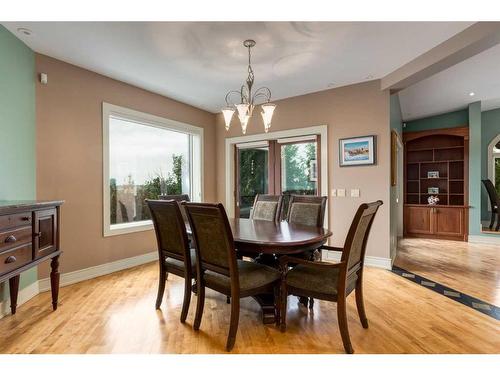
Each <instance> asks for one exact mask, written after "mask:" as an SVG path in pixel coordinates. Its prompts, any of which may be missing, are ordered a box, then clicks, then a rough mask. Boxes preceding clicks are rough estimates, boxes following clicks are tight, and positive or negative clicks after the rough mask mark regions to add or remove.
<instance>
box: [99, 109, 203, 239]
mask: <svg viewBox="0 0 500 375" xmlns="http://www.w3.org/2000/svg"><path fill="white" fill-rule="evenodd" d="M103 135H104V136H103V140H104V142H103V146H104V147H103V148H104V149H103V155H104V158H103V160H104V168H103V170H104V186H103V192H104V199H103V204H104V210H103V211H104V235H105V236H110V235H115V234H123V233H130V232H136V231H142V230H149V229H152V228H153V226H152V222H151V216H150V213H149V209H148V208H147V205H146V204H145V202H144V200H145V199H158V196H159V195H163V194H189V196H190V197H191V199H192V200H194V201H200V200H201V198H202V196H201V170H202V168H201V155H202V154H201V147H202V138H203V129H201V128H198V127H195V126H191V125H187V124H182V123H179V122H176V121H172V120H168V119H164V118H159V117H156V116H153V115H149V114H146V113H141V112H137V111H133V110H130V109H127V108H122V107H118V106H114V105H111V104H107V103H103Z"/></svg>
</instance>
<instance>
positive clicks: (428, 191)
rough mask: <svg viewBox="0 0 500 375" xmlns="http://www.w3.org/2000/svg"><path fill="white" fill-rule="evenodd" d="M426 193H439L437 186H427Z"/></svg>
mask: <svg viewBox="0 0 500 375" xmlns="http://www.w3.org/2000/svg"><path fill="white" fill-rule="evenodd" d="M427 194H439V188H438V187H428V188H427Z"/></svg>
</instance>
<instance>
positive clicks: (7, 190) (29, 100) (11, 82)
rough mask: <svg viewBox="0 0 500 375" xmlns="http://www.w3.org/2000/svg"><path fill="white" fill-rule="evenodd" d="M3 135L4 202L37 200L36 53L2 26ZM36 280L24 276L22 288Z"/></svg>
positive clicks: (0, 196)
mask: <svg viewBox="0 0 500 375" xmlns="http://www.w3.org/2000/svg"><path fill="white" fill-rule="evenodd" d="M0 134H1V136H0V176H2V178H1V179H0V200H16V199H35V187H36V181H35V54H34V53H33V51H32V50H31V49H29V48H28V47H27V46H26V45H25V44H24V43H23V42H21V41H20V40H19V39H17V38H16V37H15V36H14V35H13V34H11V33H10V32H9V31H7V29H5V28H4V27H3V26H1V25H0ZM36 280H37V270H36V268H34V269H32V270H30V271H28V272H25V273H23V274H22V276H21V288H24V287H25V286H27V285H30V284H32V283H33V282H35V281H36ZM2 289H3V290H2ZM7 289H8V288H7V287H6V286H5V285H3V286H2V285H1V284H0V301H1V300H2V296H7V294H8V291H7ZM4 298H5V297H4Z"/></svg>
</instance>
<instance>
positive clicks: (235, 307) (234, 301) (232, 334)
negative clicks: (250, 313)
mask: <svg viewBox="0 0 500 375" xmlns="http://www.w3.org/2000/svg"><path fill="white" fill-rule="evenodd" d="M239 319H240V299H239V298H236V297H234V296H233V297H232V298H231V323H230V325H229V334H228V335H227V343H226V350H227V351H228V352H230V351H231V350H232V349H233V347H234V343H235V341H236V333H237V332H238V322H239Z"/></svg>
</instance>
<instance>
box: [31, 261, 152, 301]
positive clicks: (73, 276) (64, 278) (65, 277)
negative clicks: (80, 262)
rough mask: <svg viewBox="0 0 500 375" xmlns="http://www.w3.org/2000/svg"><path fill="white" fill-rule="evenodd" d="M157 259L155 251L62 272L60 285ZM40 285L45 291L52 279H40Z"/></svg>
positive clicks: (42, 290)
mask: <svg viewBox="0 0 500 375" xmlns="http://www.w3.org/2000/svg"><path fill="white" fill-rule="evenodd" d="M157 259H158V252H157V251H153V252H151V253H147V254H143V255H138V256H135V257H131V258H125V259H120V260H116V261H114V262H110V263H105V264H100V265H98V266H94V267H89V268H84V269H82V270H78V271H73V272H68V273H63V274H61V281H60V286H66V285H70V284H75V283H79V282H80V281H85V280H89V279H93V278H95V277H99V276H104V275H107V274H110V273H113V272H117V271H121V270H125V269H127V268H132V267H135V266H140V265H141V264H145V263H149V262H153V261H155V260H157ZM39 287H40V292H45V291H47V290H49V289H50V279H49V278H45V279H41V280H39Z"/></svg>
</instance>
